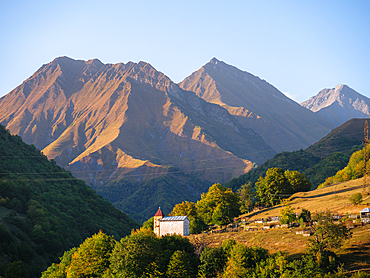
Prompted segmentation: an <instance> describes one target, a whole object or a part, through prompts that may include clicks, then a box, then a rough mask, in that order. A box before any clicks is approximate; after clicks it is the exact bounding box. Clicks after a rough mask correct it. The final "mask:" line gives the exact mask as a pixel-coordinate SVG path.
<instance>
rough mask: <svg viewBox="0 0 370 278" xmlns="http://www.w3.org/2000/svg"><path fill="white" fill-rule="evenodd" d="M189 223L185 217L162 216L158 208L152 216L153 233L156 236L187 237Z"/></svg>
mask: <svg viewBox="0 0 370 278" xmlns="http://www.w3.org/2000/svg"><path fill="white" fill-rule="evenodd" d="M189 222H190V221H189V218H188V217H187V216H164V214H163V213H162V211H161V208H159V209H158V211H157V213H156V214H155V215H154V233H155V234H156V235H157V236H164V235H173V234H178V235H182V236H188V235H189Z"/></svg>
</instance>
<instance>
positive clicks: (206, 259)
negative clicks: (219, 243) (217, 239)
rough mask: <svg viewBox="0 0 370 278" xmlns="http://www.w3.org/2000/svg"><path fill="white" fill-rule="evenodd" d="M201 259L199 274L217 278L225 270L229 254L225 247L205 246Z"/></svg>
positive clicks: (206, 277) (207, 277)
mask: <svg viewBox="0 0 370 278" xmlns="http://www.w3.org/2000/svg"><path fill="white" fill-rule="evenodd" d="M199 261H200V263H199V275H200V276H201V277H204V278H216V277H217V276H219V275H221V274H222V272H223V269H224V267H225V265H226V262H227V255H226V252H225V251H224V249H223V248H216V247H215V248H205V249H204V251H203V252H202V254H201V255H200V258H199Z"/></svg>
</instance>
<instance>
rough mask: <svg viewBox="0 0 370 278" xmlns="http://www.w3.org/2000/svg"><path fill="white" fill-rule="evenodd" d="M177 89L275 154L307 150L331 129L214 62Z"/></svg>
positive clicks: (241, 73) (271, 89)
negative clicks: (221, 112)
mask: <svg viewBox="0 0 370 278" xmlns="http://www.w3.org/2000/svg"><path fill="white" fill-rule="evenodd" d="M180 87H181V88H183V89H185V90H190V91H193V92H195V93H196V94H197V95H198V96H199V97H201V98H203V99H205V100H206V101H208V102H211V103H215V104H218V105H220V106H222V107H224V108H225V109H227V110H228V111H229V113H230V114H231V115H233V116H234V117H235V118H236V119H237V120H238V121H239V123H240V124H242V125H243V126H244V127H248V128H252V129H253V130H255V131H257V132H258V133H259V134H260V135H261V136H262V137H263V139H264V140H265V141H266V142H267V143H268V144H269V145H270V146H271V147H272V148H273V149H274V150H275V151H277V152H281V151H284V150H289V151H292V150H298V149H301V148H307V147H308V146H310V145H311V144H313V143H315V142H317V140H319V139H320V138H322V137H323V136H325V135H326V134H328V133H329V132H330V130H331V128H332V127H333V124H331V123H330V122H328V121H326V120H325V119H323V118H321V117H320V116H318V115H315V113H312V112H311V111H309V110H307V109H303V108H302V106H300V105H299V104H298V103H296V102H294V101H293V100H291V99H289V98H288V97H286V96H285V95H284V94H283V93H281V92H280V91H279V90H278V89H276V88H275V87H274V86H272V85H270V84H269V83H267V82H266V81H264V80H261V79H260V78H258V77H257V76H254V75H252V74H250V73H248V72H245V71H241V70H239V69H237V68H236V67H233V66H230V65H228V64H226V63H224V62H222V61H219V60H217V59H216V58H213V59H212V60H211V61H210V62H208V63H207V64H206V65H204V66H203V67H201V68H200V69H199V70H198V71H196V72H194V73H193V74H191V75H190V76H189V77H187V78H185V79H184V80H183V81H182V82H181V83H180Z"/></svg>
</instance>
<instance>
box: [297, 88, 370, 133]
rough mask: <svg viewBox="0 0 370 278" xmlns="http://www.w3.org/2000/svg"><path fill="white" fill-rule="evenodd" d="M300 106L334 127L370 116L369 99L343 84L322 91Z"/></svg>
mask: <svg viewBox="0 0 370 278" xmlns="http://www.w3.org/2000/svg"><path fill="white" fill-rule="evenodd" d="M301 105H302V106H303V107H306V108H307V109H310V110H311V111H313V112H315V113H319V114H321V115H322V116H324V118H326V119H328V120H329V121H331V122H332V123H334V124H335V125H336V126H339V125H341V124H343V123H344V122H346V121H348V120H350V119H352V118H364V117H368V116H369V115H370V99H369V98H367V97H365V96H363V95H361V94H360V93H358V92H356V91H355V90H353V89H352V88H350V87H349V86H347V85H344V84H340V85H337V86H336V87H335V88H332V89H323V90H321V91H320V92H319V93H318V94H317V95H316V96H313V97H311V98H310V99H309V100H306V101H305V102H302V103H301Z"/></svg>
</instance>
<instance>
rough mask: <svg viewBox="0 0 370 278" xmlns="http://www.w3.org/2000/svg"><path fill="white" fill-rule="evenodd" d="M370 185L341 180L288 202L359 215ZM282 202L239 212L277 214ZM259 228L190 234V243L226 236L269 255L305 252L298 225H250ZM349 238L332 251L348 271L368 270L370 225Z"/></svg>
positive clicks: (369, 201)
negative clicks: (355, 199)
mask: <svg viewBox="0 0 370 278" xmlns="http://www.w3.org/2000/svg"><path fill="white" fill-rule="evenodd" d="M366 192H369V185H368V186H367V191H364V187H363V178H361V179H357V180H352V181H347V182H342V183H339V184H336V185H332V186H328V187H325V188H322V189H316V190H313V191H310V192H299V193H296V194H294V195H292V196H291V197H290V198H289V200H290V205H291V207H292V208H293V209H294V211H295V212H297V213H300V212H301V210H302V209H307V210H309V211H311V212H312V213H314V212H322V211H328V210H329V211H331V212H332V213H333V214H339V215H344V216H345V215H346V214H349V215H351V214H359V212H360V210H362V209H363V208H365V207H369V206H370V195H368V194H367V193H366ZM355 193H361V194H362V195H363V201H362V203H361V204H359V205H352V204H351V203H350V201H349V198H350V197H351V196H352V195H353V194H355ZM281 209H282V206H281V205H277V206H274V207H271V208H266V209H262V210H258V211H254V212H251V213H249V214H244V215H241V216H240V217H246V218H247V219H248V221H252V220H257V219H262V218H267V217H272V216H279V215H280V210H281ZM251 226H254V227H256V228H258V230H254V231H244V230H242V228H240V229H241V230H239V231H238V232H224V233H207V234H206V233H204V234H199V235H191V236H190V240H191V241H192V242H199V241H201V242H204V243H205V244H207V245H208V246H212V247H216V246H221V244H222V242H223V241H225V240H226V239H234V240H235V241H236V242H238V243H243V244H245V245H247V246H258V247H262V248H265V249H267V250H269V252H270V253H271V254H274V253H277V252H278V251H282V252H285V253H287V254H288V255H289V256H290V257H291V258H299V257H300V256H301V255H302V254H304V253H305V251H306V242H307V240H308V238H309V237H303V236H302V235H300V234H298V235H297V234H296V231H297V230H299V229H300V228H273V229H270V230H262V224H252V225H251ZM352 233H353V234H352V238H350V239H348V240H346V241H345V243H344V245H343V246H342V247H341V249H339V250H335V253H336V254H338V257H339V260H340V262H341V263H343V265H344V268H345V269H346V270H347V271H352V270H356V269H369V270H370V225H364V226H359V227H356V228H354V229H352Z"/></svg>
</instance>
